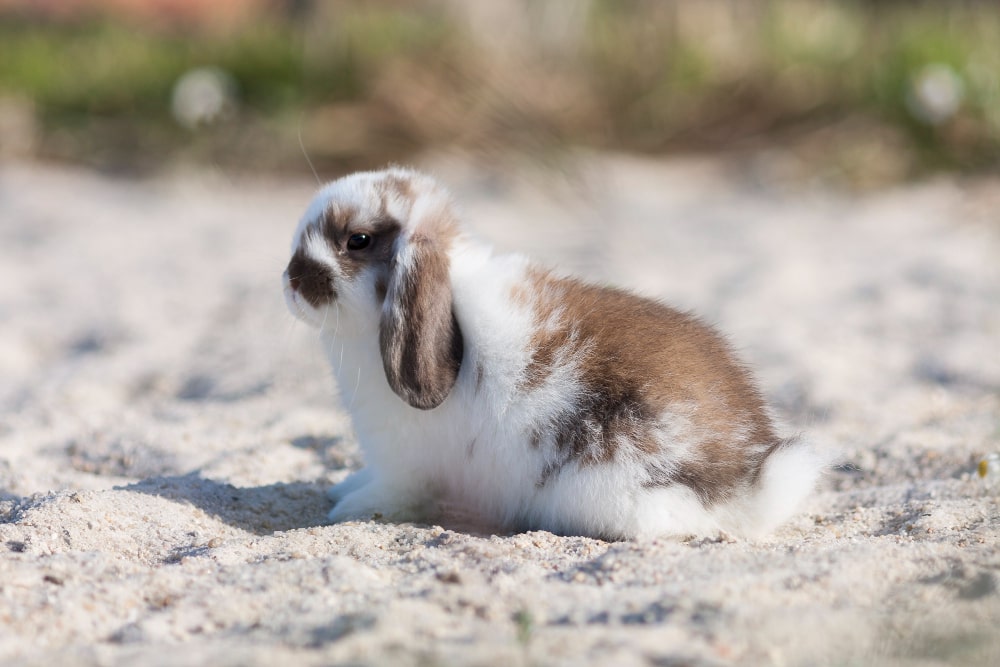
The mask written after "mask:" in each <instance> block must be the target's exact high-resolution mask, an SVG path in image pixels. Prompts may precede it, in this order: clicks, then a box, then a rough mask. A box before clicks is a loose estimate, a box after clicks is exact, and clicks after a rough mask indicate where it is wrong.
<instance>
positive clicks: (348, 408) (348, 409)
mask: <svg viewBox="0 0 1000 667" xmlns="http://www.w3.org/2000/svg"><path fill="white" fill-rule="evenodd" d="M360 388H361V366H360V365H359V366H358V379H357V380H355V382H354V394H353V395H352V396H351V404H350V405H348V406H347V412H348V414H350V412H351V408H353V407H354V399H356V398H357V397H358V389H360Z"/></svg>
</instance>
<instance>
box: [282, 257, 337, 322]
mask: <svg viewBox="0 0 1000 667" xmlns="http://www.w3.org/2000/svg"><path fill="white" fill-rule="evenodd" d="M287 271H288V282H289V284H290V286H291V288H292V289H293V290H295V291H296V292H298V293H299V295H301V296H302V298H303V299H305V300H306V301H307V302H309V305H311V306H312V307H313V308H319V307H320V306H322V305H324V304H327V303H330V301H332V300H333V299H334V298H335V297H336V296H337V292H336V290H334V288H333V274H332V273H331V272H330V269H328V268H327V267H326V266H324V265H323V264H322V263H320V262H317V261H316V260H315V259H313V258H312V257H309V256H308V255H306V254H305V252H303V251H302V250H301V249H299V250H296V251H295V254H294V255H292V259H291V260H290V261H289V262H288V268H287Z"/></svg>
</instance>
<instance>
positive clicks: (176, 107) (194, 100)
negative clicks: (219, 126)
mask: <svg viewBox="0 0 1000 667" xmlns="http://www.w3.org/2000/svg"><path fill="white" fill-rule="evenodd" d="M170 108H171V111H172V112H173V114H174V119H175V120H176V121H177V122H178V123H180V124H181V125H183V126H184V127H186V128H188V129H196V128H198V127H202V126H204V125H210V124H212V123H216V122H218V121H220V120H222V119H223V118H225V117H226V116H228V115H230V114H231V113H232V112H233V111H235V109H236V81H235V80H234V79H233V77H231V76H230V75H229V74H227V73H226V72H224V71H223V70H221V69H219V68H217V67H198V68H196V69H192V70H188V71H187V72H185V73H184V74H183V75H181V77H180V78H179V79H177V82H176V83H174V89H173V93H172V94H171V100H170Z"/></svg>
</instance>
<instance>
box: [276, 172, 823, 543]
mask: <svg viewBox="0 0 1000 667" xmlns="http://www.w3.org/2000/svg"><path fill="white" fill-rule="evenodd" d="M385 173H386V172H374V173H363V174H355V175H353V176H349V177H346V178H344V179H341V180H338V181H335V182H333V183H331V184H329V185H327V186H326V187H324V188H322V189H321V190H320V192H319V193H318V194H317V196H316V198H315V199H314V200H313V202H312V203H311V204H310V206H309V208H308V210H307V211H306V214H305V216H304V217H303V218H302V221H301V222H300V223H299V226H298V229H297V230H296V232H295V236H294V242H293V250H295V249H298V248H304V249H305V251H306V252H307V253H308V254H309V255H310V256H312V257H313V258H315V259H318V260H319V261H321V262H323V263H324V264H326V265H328V266H330V267H331V270H332V271H333V274H334V282H335V284H336V289H337V294H338V298H337V300H336V301H335V302H334V303H332V304H330V305H329V306H324V307H322V308H320V309H319V310H317V309H313V308H312V307H311V306H310V305H309V304H308V303H307V302H306V301H305V300H304V299H302V298H301V297H298V296H297V295H296V294H295V293H294V291H293V290H291V289H290V287H289V280H288V276H287V274H286V276H285V277H284V281H285V297H286V300H287V301H288V305H289V308H290V310H291V311H292V313H293V314H294V315H296V316H297V317H299V318H301V319H303V320H304V321H306V322H308V323H309V324H311V325H313V326H316V327H319V328H320V339H321V341H322V344H323V346H324V349H325V350H326V352H327V355H328V357H329V360H330V364H331V366H332V368H333V372H334V375H335V377H336V381H337V384H338V385H339V387H340V390H341V391H340V393H341V400H342V401H343V403H344V407H345V409H347V410H348V412H349V413H350V415H351V418H352V420H353V424H354V428H355V430H356V433H357V438H358V442H359V443H360V446H361V449H362V452H363V456H364V460H365V468H364V469H362V470H361V471H360V472H356V473H354V474H352V475H351V476H349V477H348V478H347V479H346V480H345V481H343V482H341V483H340V484H338V485H336V486H334V487H332V488H331V490H330V497H331V498H332V499H333V500H334V501H335V502H336V504H335V506H334V508H333V510H332V511H331V512H330V516H329V518H330V520H331V521H334V522H337V521H345V520H352V519H355V520H367V519H371V518H372V517H375V516H381V517H383V518H386V519H390V520H412V519H420V518H425V517H429V516H433V515H434V514H435V513H436V512H437V511H438V510H439V508H440V503H447V504H449V505H452V506H457V507H460V508H462V509H463V510H464V511H465V512H466V513H469V514H473V515H477V516H479V517H481V518H483V519H484V520H486V521H487V522H489V523H490V524H491V525H497V524H500V525H503V526H507V527H510V528H515V529H527V528H532V529H546V530H551V531H554V532H557V533H564V534H583V535H594V536H602V537H609V538H634V537H648V536H655V535H677V534H681V535H684V534H705V533H712V532H714V531H718V530H726V531H728V532H731V533H735V534H747V535H756V534H760V533H762V532H766V531H767V530H770V529H771V528H773V527H774V526H775V525H777V524H778V523H780V522H781V521H782V520H784V519H785V518H787V517H788V516H789V514H790V513H791V512H792V511H794V508H795V506H796V504H797V503H798V501H799V500H800V499H801V498H802V496H804V495H805V494H806V493H808V491H809V490H810V489H811V488H812V485H813V483H814V481H815V478H816V476H817V474H818V471H819V469H820V464H819V462H818V460H817V458H816V457H815V455H814V454H812V453H811V451H810V450H809V449H807V448H804V447H790V448H788V449H786V450H782V451H780V452H779V453H777V454H776V455H774V456H772V457H771V458H770V459H769V460H768V462H767V464H766V466H765V469H764V471H763V473H762V475H761V483H760V484H759V485H758V487H757V489H756V490H755V491H752V492H748V494H746V495H745V496H743V497H739V498H737V499H735V500H733V501H730V502H727V503H725V504H722V505H717V506H713V507H711V508H710V509H706V507H705V506H704V505H703V504H702V503H701V502H700V501H699V499H698V498H697V497H696V495H695V494H694V493H693V492H692V491H691V490H690V489H688V488H687V487H685V486H682V485H673V486H670V487H659V488H656V487H648V485H646V486H644V484H643V483H644V482H645V481H647V480H648V479H649V472H648V468H647V466H646V465H645V463H646V462H645V461H642V460H640V459H638V458H634V459H633V458H630V456H629V455H628V454H626V453H623V452H628V451H631V450H630V449H629V448H625V447H620V448H618V450H617V451H618V454H616V457H615V459H614V460H613V461H611V462H608V463H602V464H593V463H591V464H580V463H579V462H576V461H573V460H570V461H569V462H568V463H567V462H565V461H564V462H563V463H564V464H565V465H563V467H562V468H561V470H560V471H559V474H558V475H554V476H553V477H552V478H551V479H550V480H548V481H547V482H546V483H544V484H538V480H539V478H540V476H541V475H542V471H543V470H545V468H546V465H552V464H553V463H558V461H553V460H552V458H553V456H554V453H553V452H554V451H556V449H557V448H554V447H548V446H546V444H547V443H545V442H542V443H541V446H532V443H531V441H530V434H531V432H532V429H533V428H535V427H536V426H537V424H538V423H539V422H540V420H543V419H544V418H545V417H546V416H547V415H553V414H559V413H560V411H561V410H562V409H563V408H565V407H567V406H568V405H571V404H572V403H573V402H574V401H576V400H578V396H579V392H580V390H581V387H580V385H579V381H578V373H577V365H578V363H579V361H580V358H579V355H580V354H582V352H580V350H577V351H575V352H572V353H571V352H570V351H568V350H567V351H566V354H565V355H564V356H563V357H562V358H560V363H559V364H557V365H556V368H555V370H554V372H552V373H551V374H550V375H548V376H547V377H546V379H545V380H544V382H542V383H541V384H540V385H539V386H538V387H536V388H534V389H533V390H532V391H531V392H528V393H526V392H525V390H524V389H523V386H521V384H520V383H521V381H522V379H523V374H524V371H525V368H526V366H527V364H528V363H529V361H530V360H531V356H532V355H531V338H532V333H533V327H534V326H536V323H535V322H534V314H533V312H531V309H530V308H529V307H528V306H525V305H519V304H518V303H517V300H516V299H514V298H512V293H513V291H514V289H515V288H516V287H518V286H523V285H525V284H528V281H530V278H529V268H530V265H529V263H528V261H527V260H526V259H525V258H523V257H521V256H519V255H502V256H497V255H494V254H493V253H492V251H491V250H490V249H489V248H488V247H486V246H485V245H482V244H480V243H477V242H476V241H474V240H472V239H470V238H468V237H467V236H465V235H460V236H458V237H457V238H456V239H455V241H454V242H453V243H452V245H451V248H450V252H449V259H450V278H451V287H452V299H453V310H454V313H455V317H456V319H457V321H458V324H459V327H460V329H461V331H462V335H463V339H464V350H465V352H464V358H463V360H462V365H461V368H460V370H459V374H458V379H457V381H456V383H455V385H454V387H453V388H452V390H451V392H450V394H449V395H448V396H447V398H446V399H445V400H444V402H443V403H441V404H440V405H439V406H438V407H436V408H434V409H431V410H420V409H416V408H413V407H411V406H410V405H408V404H407V403H406V402H404V401H403V400H402V399H400V398H399V397H398V396H397V395H396V394H395V393H394V392H393V390H392V389H391V388H390V386H389V384H388V382H387V380H386V377H385V374H384V372H383V364H382V359H381V356H380V351H379V346H378V340H379V333H378V326H379V306H378V304H377V298H376V296H375V287H374V277H373V275H371V274H370V273H369V272H362V273H360V274H359V275H358V276H357V277H356V278H355V279H354V280H348V279H347V278H346V277H345V275H344V272H343V271H342V270H341V269H340V267H339V266H338V263H337V257H336V254H335V253H334V252H333V251H331V250H330V249H329V247H327V246H326V244H325V243H324V242H323V240H322V236H321V235H319V234H310V233H308V232H309V227H310V225H312V224H313V223H314V222H315V221H317V220H318V219H319V218H320V216H321V215H322V213H323V212H324V211H326V210H327V209H328V208H329V207H331V206H334V207H335V206H338V205H343V206H350V207H352V208H353V209H356V210H358V211H360V212H361V215H365V214H373V212H374V211H376V210H377V208H378V206H379V204H380V203H381V200H380V198H379V197H377V196H376V193H375V190H374V188H373V187H372V184H373V183H375V182H376V181H378V180H379V179H380V178H381V177H382V176H383V175H384V174H385ZM389 173H392V174H394V175H397V176H402V177H405V178H407V179H411V182H412V183H413V185H414V190H415V191H416V192H417V197H416V201H415V202H407V201H401V200H397V199H392V200H391V201H390V202H389V209H390V213H391V214H392V215H394V216H395V217H396V218H397V219H398V220H399V221H401V222H402V223H403V225H404V231H403V233H402V234H401V235H400V237H399V240H398V241H397V259H398V261H401V262H405V261H406V259H405V257H406V256H407V253H405V252H400V250H402V249H404V248H405V244H406V242H407V239H408V238H409V234H410V233H411V232H412V231H413V230H412V229H411V227H410V226H411V225H412V224H414V222H413V221H414V220H419V219H420V218H421V216H422V215H423V214H425V213H426V212H428V211H430V212H431V213H433V211H435V210H440V209H441V207H442V203H444V205H447V196H446V195H445V194H444V193H443V191H442V190H440V189H439V188H437V187H436V186H435V185H434V184H433V182H431V181H430V180H429V179H427V178H426V177H422V176H420V175H418V174H415V173H414V172H409V171H405V170H399V169H396V170H392V171H391V172H389ZM529 287H530V285H529ZM386 307H390V306H388V305H387V306H386ZM550 324H554V323H550ZM542 326H545V325H544V324H543V325H542ZM574 355H576V356H574ZM480 367H481V368H483V369H484V370H485V372H484V373H483V374H482V376H481V377H477V369H478V368H480ZM660 423H661V427H660V428H661V431H662V436H663V437H664V438H666V439H668V440H669V441H670V442H671V443H672V444H671V451H673V452H674V453H675V454H674V455H673V458H672V459H665V460H663V461H660V464H661V466H663V467H669V466H671V465H675V464H678V463H679V462H681V461H682V460H684V458H685V457H691V456H696V455H697V448H698V444H699V442H700V441H701V439H702V438H701V437H699V434H698V433H696V432H693V430H692V429H691V428H690V425H689V423H688V421H687V420H686V417H685V408H684V406H677V409H676V410H672V411H671V412H670V414H668V415H664V416H663V417H662V418H661V422H660ZM537 444H538V443H536V445H537Z"/></svg>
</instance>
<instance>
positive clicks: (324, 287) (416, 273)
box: [283, 168, 463, 410]
mask: <svg viewBox="0 0 1000 667" xmlns="http://www.w3.org/2000/svg"><path fill="white" fill-rule="evenodd" d="M458 234H459V230H458V225H457V222H456V218H455V215H454V214H453V212H452V205H451V201H450V199H449V197H448V195H447V193H446V192H445V191H444V190H443V189H442V188H441V187H439V186H438V185H437V184H436V183H435V182H434V181H432V180H431V179H430V178H428V177H426V176H422V175H420V174H417V173H416V172H412V171H409V170H405V169H399V168H394V169H388V170H385V171H379V172H365V173H359V174H353V175H351V176H347V177H344V178H341V179H339V180H336V181H333V182H332V183H330V184H329V185H327V186H325V187H324V188H322V189H321V190H320V191H319V193H318V194H317V195H316V196H315V198H314V199H313V201H312V203H311V204H310V206H309V208H308V210H307V211H306V214H305V215H304V216H303V218H302V220H301V221H300V223H299V226H298V228H297V229H296V232H295V236H294V242H293V244H292V258H291V261H289V263H288V267H287V268H286V270H285V273H284V276H283V283H284V293H285V300H286V303H287V304H288V307H289V309H290V310H291V312H292V314H294V315H295V316H296V317H298V318H299V319H301V320H303V321H305V322H307V323H308V324H311V325H313V326H316V327H319V328H321V329H323V328H327V327H333V326H335V325H336V326H337V327H338V328H339V331H340V333H351V334H354V335H360V336H364V335H368V336H377V338H378V346H379V351H380V354H381V356H382V364H383V368H384V370H385V376H386V380H387V381H388V383H389V385H390V387H392V390H393V391H394V392H395V393H396V394H397V395H398V396H399V397H400V398H402V399H403V400H404V401H406V402H407V403H408V404H409V405H411V406H413V407H416V408H420V409H424V410H427V409H430V408H434V407H437V406H438V405H439V404H440V403H441V402H442V401H444V399H445V398H446V397H447V396H448V393H449V392H450V391H451V388H452V387H453V386H454V384H455V380H456V378H457V376H458V370H459V366H460V364H461V361H462V351H463V345H462V333H461V331H460V330H459V328H458V324H457V322H456V320H455V317H454V314H453V311H452V290H451V283H450V279H449V252H448V251H449V249H450V247H451V245H452V243H453V242H454V241H455V239H456V238H457V236H458ZM335 323H336V324H335Z"/></svg>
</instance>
